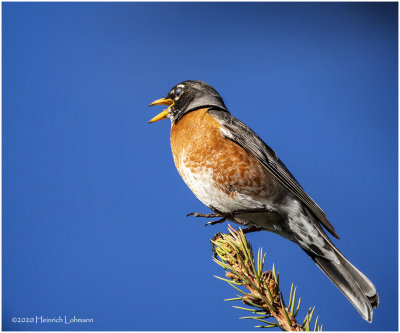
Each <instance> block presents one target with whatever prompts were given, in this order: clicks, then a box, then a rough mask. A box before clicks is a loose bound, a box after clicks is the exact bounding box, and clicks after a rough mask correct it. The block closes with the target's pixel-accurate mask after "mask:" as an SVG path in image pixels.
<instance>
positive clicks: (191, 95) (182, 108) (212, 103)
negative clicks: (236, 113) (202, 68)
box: [149, 80, 228, 124]
mask: <svg viewBox="0 0 400 333" xmlns="http://www.w3.org/2000/svg"><path fill="white" fill-rule="evenodd" d="M152 105H169V107H168V108H167V109H166V110H164V111H163V112H161V113H160V114H159V115H157V116H156V117H154V118H153V119H151V120H150V121H149V122H151V123H152V122H155V121H158V120H161V119H165V118H167V117H168V118H170V119H171V122H172V123H173V124H174V123H176V122H177V121H179V119H181V118H182V117H183V116H184V115H185V114H187V113H188V112H191V111H194V110H197V109H201V108H206V107H209V108H210V107H212V108H215V109H219V110H224V111H226V112H228V110H227V108H226V106H225V104H224V101H223V100H222V98H221V96H220V95H219V94H218V92H217V91H216V90H215V89H214V88H213V87H211V86H210V85H208V84H207V83H205V82H202V81H195V80H188V81H183V82H181V83H178V84H177V85H176V86H175V87H173V88H172V89H171V90H170V92H169V93H168V95H167V97H165V98H161V99H158V100H156V101H154V102H153V103H151V104H150V106H152Z"/></svg>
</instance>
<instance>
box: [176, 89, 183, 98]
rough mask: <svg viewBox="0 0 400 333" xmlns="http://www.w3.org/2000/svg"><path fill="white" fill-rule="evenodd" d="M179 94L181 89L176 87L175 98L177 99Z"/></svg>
mask: <svg viewBox="0 0 400 333" xmlns="http://www.w3.org/2000/svg"><path fill="white" fill-rule="evenodd" d="M180 94H182V88H180V87H178V88H176V90H175V96H176V97H178V96H179V95H180Z"/></svg>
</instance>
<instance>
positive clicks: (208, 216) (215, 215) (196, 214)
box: [186, 213, 222, 218]
mask: <svg viewBox="0 0 400 333" xmlns="http://www.w3.org/2000/svg"><path fill="white" fill-rule="evenodd" d="M191 215H193V216H194V217H206V218H211V217H222V215H221V214H202V213H189V214H186V216H191Z"/></svg>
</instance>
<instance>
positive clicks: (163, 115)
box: [149, 98, 174, 124]
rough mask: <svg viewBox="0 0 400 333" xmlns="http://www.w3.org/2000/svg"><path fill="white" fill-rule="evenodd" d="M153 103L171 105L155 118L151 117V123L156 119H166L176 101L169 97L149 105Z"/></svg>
mask: <svg viewBox="0 0 400 333" xmlns="http://www.w3.org/2000/svg"><path fill="white" fill-rule="evenodd" d="M153 105H169V107H168V108H166V109H165V110H164V111H163V112H161V113H159V114H158V115H156V116H155V117H154V118H152V119H150V121H149V124H150V123H154V122H155V121H159V120H162V119H166V118H167V116H168V113H169V111H170V109H171V108H172V107H173V106H174V101H173V100H172V99H169V98H160V99H157V100H156V101H154V102H152V103H150V104H149V106H153Z"/></svg>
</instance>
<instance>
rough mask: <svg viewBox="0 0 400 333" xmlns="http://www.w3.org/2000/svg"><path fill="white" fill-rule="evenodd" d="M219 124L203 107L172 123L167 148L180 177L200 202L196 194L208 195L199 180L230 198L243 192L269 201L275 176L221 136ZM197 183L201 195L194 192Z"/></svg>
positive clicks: (274, 187) (274, 191)
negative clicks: (169, 149)
mask: <svg viewBox="0 0 400 333" xmlns="http://www.w3.org/2000/svg"><path fill="white" fill-rule="evenodd" d="M220 127H221V125H220V124H219V123H218V122H217V121H216V120H215V119H214V118H213V117H212V116H210V115H209V114H208V113H207V109H200V110H196V111H193V112H190V113H188V114H187V115H185V116H184V117H183V118H182V119H181V120H180V121H178V123H177V124H175V125H173V126H172V129H171V149H172V154H173V157H174V162H175V165H176V167H177V169H178V171H179V173H180V174H181V176H182V178H183V179H184V180H185V182H186V183H187V184H188V186H189V187H190V188H191V189H192V191H193V192H194V193H195V195H196V196H197V197H198V198H199V199H200V200H201V201H203V202H204V203H206V202H205V201H206V200H205V199H204V198H200V196H206V195H210V194H208V193H209V192H207V191H208V188H206V189H205V190H204V186H206V185H207V184H198V183H199V182H213V184H212V186H214V187H217V189H218V191H220V192H222V193H225V195H227V196H229V197H231V198H232V199H233V197H235V196H238V195H241V196H243V195H244V196H251V197H253V198H254V199H256V200H257V201H260V202H262V201H270V199H272V198H273V197H274V196H275V194H276V193H277V192H278V187H280V186H279V184H278V183H277V181H276V179H275V178H273V176H272V175H271V174H270V173H269V171H268V170H267V169H266V168H265V167H263V166H262V165H261V164H260V162H258V160H257V159H256V158H255V157H253V156H252V155H250V154H249V153H248V152H247V151H246V150H245V149H243V148H242V147H240V146H239V145H237V144H236V143H234V142H233V141H231V140H229V139H226V138H225V137H223V135H222V134H221V132H220ZM188 173H190V175H188ZM189 178H190V179H189ZM196 182H197V184H196ZM199 186H203V190H204V191H203V192H204V193H205V194H204V193H201V194H199V193H196V191H197V192H199V191H200V190H199V189H198V187H199ZM217 189H216V190H217ZM218 193H219V192H218ZM211 199H212V198H211ZM206 204H208V203H206Z"/></svg>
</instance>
